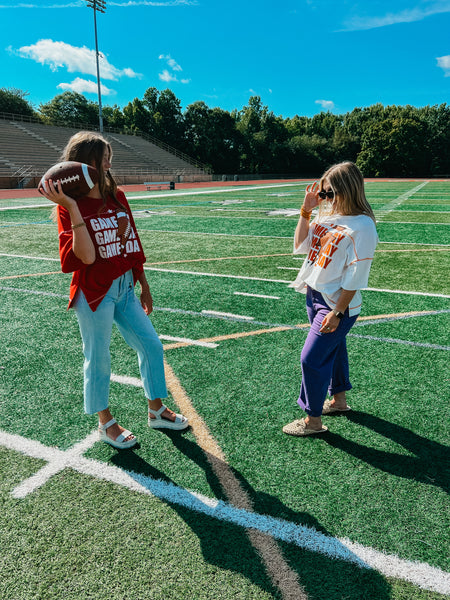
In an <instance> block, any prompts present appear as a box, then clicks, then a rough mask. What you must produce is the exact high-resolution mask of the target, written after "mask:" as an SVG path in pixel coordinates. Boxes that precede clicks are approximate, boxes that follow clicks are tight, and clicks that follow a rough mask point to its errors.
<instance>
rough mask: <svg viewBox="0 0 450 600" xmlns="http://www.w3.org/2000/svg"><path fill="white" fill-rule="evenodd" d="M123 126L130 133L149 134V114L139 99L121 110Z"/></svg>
mask: <svg viewBox="0 0 450 600" xmlns="http://www.w3.org/2000/svg"><path fill="white" fill-rule="evenodd" d="M123 117H124V122H125V126H126V128H127V129H129V130H130V131H132V132H141V133H149V130H150V119H151V116H150V113H149V111H148V110H147V108H146V107H145V104H144V102H143V101H142V100H139V98H135V99H134V100H133V101H132V102H129V103H128V104H127V105H126V106H125V107H124V109H123Z"/></svg>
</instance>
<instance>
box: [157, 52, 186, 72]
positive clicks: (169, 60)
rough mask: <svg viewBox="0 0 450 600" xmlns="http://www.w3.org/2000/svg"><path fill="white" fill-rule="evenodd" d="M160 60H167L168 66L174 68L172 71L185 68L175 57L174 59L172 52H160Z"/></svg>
mask: <svg viewBox="0 0 450 600" xmlns="http://www.w3.org/2000/svg"><path fill="white" fill-rule="evenodd" d="M158 58H159V60H165V61H166V62H167V66H168V67H169V68H170V69H172V71H182V70H183V69H182V68H181V67H180V65H179V64H178V63H177V61H176V60H175V59H173V58H172V57H171V56H170V54H160V55H159V56H158Z"/></svg>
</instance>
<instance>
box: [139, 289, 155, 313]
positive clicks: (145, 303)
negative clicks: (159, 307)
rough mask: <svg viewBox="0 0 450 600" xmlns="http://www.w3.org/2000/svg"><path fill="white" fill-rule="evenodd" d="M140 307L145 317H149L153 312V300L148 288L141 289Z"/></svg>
mask: <svg viewBox="0 0 450 600" xmlns="http://www.w3.org/2000/svg"><path fill="white" fill-rule="evenodd" d="M141 305H142V308H143V309H144V311H145V314H146V315H149V314H151V313H152V311H153V298H152V295H151V293H150V288H149V287H148V286H146V287H143V288H142V292H141Z"/></svg>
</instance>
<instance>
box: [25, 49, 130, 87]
mask: <svg viewBox="0 0 450 600" xmlns="http://www.w3.org/2000/svg"><path fill="white" fill-rule="evenodd" d="M17 54H18V55H19V56H21V57H22V58H30V59H32V60H34V61H36V62H38V63H40V64H42V65H49V67H50V69H51V70H52V71H57V70H58V69H60V68H65V69H67V71H68V72H69V73H75V72H80V73H83V74H85V75H96V74H97V67H96V57H95V50H90V49H89V48H87V47H86V46H83V47H81V48H80V47H77V46H71V45H70V44H66V43H65V42H54V41H53V40H39V41H38V42H37V43H36V44H33V45H31V46H22V47H21V48H19V50H18V51H17ZM100 77H101V78H102V79H110V80H113V81H117V79H119V78H120V77H132V78H134V77H140V75H139V73H135V72H134V71H133V69H130V68H126V69H117V68H116V67H114V65H112V64H111V63H110V62H109V61H108V59H107V58H106V57H105V55H104V54H100Z"/></svg>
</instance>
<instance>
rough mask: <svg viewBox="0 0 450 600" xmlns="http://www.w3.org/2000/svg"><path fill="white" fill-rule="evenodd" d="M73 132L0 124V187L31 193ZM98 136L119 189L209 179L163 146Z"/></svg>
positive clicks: (185, 158)
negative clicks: (109, 156)
mask: <svg viewBox="0 0 450 600" xmlns="http://www.w3.org/2000/svg"><path fill="white" fill-rule="evenodd" d="M77 131H80V129H79V128H73V127H57V126H53V125H44V124H42V123H37V122H32V121H20V120H11V119H2V118H0V187H3V188H9V187H36V185H37V183H38V181H39V179H40V177H41V176H42V173H44V172H45V171H46V170H47V169H48V168H49V166H50V165H52V164H55V163H56V162H58V161H59V160H60V157H61V153H62V150H63V148H64V146H65V145H66V143H67V140H68V139H69V138H70V136H72V135H73V134H74V133H76V132H77ZM103 135H104V136H105V137H106V138H107V139H108V141H109V142H110V144H111V146H112V149H113V168H112V169H111V171H112V173H113V175H114V177H115V178H116V179H117V181H118V183H120V184H124V183H143V182H144V181H146V182H147V181H160V180H161V179H164V180H173V181H178V182H179V181H205V180H210V179H211V175H210V174H209V172H208V170H207V169H206V168H205V167H204V166H203V165H199V164H198V163H196V161H195V160H193V159H191V158H190V157H188V156H186V155H184V154H182V153H181V152H178V151H177V150H175V149H173V148H169V147H168V146H166V145H163V144H160V145H157V144H156V143H152V142H151V141H148V140H146V139H144V138H142V137H139V136H135V135H127V134H123V133H115V132H108V131H105V132H104V134H103ZM155 142H156V140H155ZM160 146H164V147H160Z"/></svg>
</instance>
